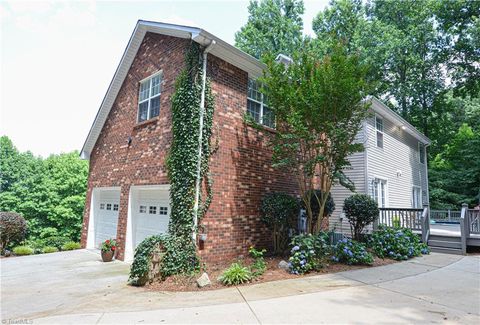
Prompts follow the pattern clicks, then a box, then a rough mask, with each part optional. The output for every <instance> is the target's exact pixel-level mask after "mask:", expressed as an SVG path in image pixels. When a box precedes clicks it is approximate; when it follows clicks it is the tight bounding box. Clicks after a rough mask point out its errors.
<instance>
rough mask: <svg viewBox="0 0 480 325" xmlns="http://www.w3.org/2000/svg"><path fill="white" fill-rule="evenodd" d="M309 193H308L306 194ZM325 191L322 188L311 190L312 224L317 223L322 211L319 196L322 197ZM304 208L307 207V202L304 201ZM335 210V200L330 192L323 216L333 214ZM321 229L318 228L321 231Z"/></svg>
mask: <svg viewBox="0 0 480 325" xmlns="http://www.w3.org/2000/svg"><path fill="white" fill-rule="evenodd" d="M306 195H308V194H306ZM323 195H324V193H323V192H322V191H320V190H315V191H311V192H310V208H311V209H312V216H313V219H312V224H313V225H315V224H316V223H317V220H318V214H319V213H320V205H319V204H318V200H317V197H318V198H319V199H321V198H322V196H323ZM302 209H306V206H305V203H304V202H303V201H302ZM333 211H335V201H333V198H332V194H331V193H328V197H327V202H326V203H325V208H324V211H323V217H327V216H329V215H331V214H332V213H333ZM320 230H321V229H316V231H320Z"/></svg>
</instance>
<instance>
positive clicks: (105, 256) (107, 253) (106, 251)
mask: <svg viewBox="0 0 480 325" xmlns="http://www.w3.org/2000/svg"><path fill="white" fill-rule="evenodd" d="M116 249H117V242H116V240H115V239H107V240H106V241H104V242H103V243H102V260H103V261H104V262H111V261H112V259H113V256H114V255H115V250H116Z"/></svg>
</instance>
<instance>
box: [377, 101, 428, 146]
mask: <svg viewBox="0 0 480 325" xmlns="http://www.w3.org/2000/svg"><path fill="white" fill-rule="evenodd" d="M370 101H371V102H372V110H373V111H374V112H375V113H378V114H380V115H381V116H383V117H384V118H387V119H388V120H390V121H392V122H394V123H395V124H396V125H397V126H398V127H402V126H403V127H405V129H404V131H405V132H407V133H408V134H410V135H411V136H413V137H414V138H415V139H417V140H418V141H420V142H422V143H423V144H426V145H430V144H431V141H430V139H429V138H427V137H426V136H425V135H424V134H423V133H421V132H420V131H418V130H417V129H416V128H415V127H414V126H413V125H411V124H410V123H408V122H407V121H406V120H405V119H404V118H403V117H401V116H400V115H399V114H397V113H396V112H394V111H392V110H391V109H390V107H388V106H387V105H385V104H384V103H383V102H382V101H380V100H379V99H378V98H376V97H374V96H371V97H370Z"/></svg>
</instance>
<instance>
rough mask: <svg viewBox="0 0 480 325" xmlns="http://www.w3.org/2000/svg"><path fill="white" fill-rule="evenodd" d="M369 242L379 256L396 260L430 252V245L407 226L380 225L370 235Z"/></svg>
mask: <svg viewBox="0 0 480 325" xmlns="http://www.w3.org/2000/svg"><path fill="white" fill-rule="evenodd" d="M368 244H369V246H370V247H371V248H372V250H373V252H374V253H375V255H377V256H378V257H381V258H386V257H388V258H391V259H394V260H406V259H409V258H412V257H414V256H419V255H421V254H428V253H430V250H429V248H428V246H427V245H426V244H424V243H421V242H420V238H419V236H418V235H416V234H414V233H413V232H412V231H411V230H410V229H406V228H390V227H386V226H384V225H380V226H379V228H378V230H377V231H374V232H373V234H372V235H371V236H370V238H369V241H368Z"/></svg>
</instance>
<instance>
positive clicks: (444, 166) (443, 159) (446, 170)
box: [429, 124, 480, 209]
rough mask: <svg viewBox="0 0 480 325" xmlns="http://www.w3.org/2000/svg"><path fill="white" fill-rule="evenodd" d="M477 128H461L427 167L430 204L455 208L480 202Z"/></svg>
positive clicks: (478, 137) (478, 132)
mask: <svg viewBox="0 0 480 325" xmlns="http://www.w3.org/2000/svg"><path fill="white" fill-rule="evenodd" d="M478 148H480V128H478V129H476V130H474V129H472V128H471V127H470V126H468V125H466V124H464V125H462V126H461V127H460V128H459V130H458V133H457V134H456V135H455V136H454V137H453V138H452V139H451V140H450V141H449V142H448V143H447V145H446V146H445V147H444V150H443V151H442V152H441V153H439V154H438V155H437V156H436V157H435V159H434V161H433V162H432V163H431V167H430V175H429V178H430V182H431V184H432V185H433V186H432V189H431V205H432V208H437V209H458V208H459V206H461V204H462V203H467V204H469V205H471V206H472V205H476V204H478V202H479V201H480V160H479V159H478V152H479V149H478Z"/></svg>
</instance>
